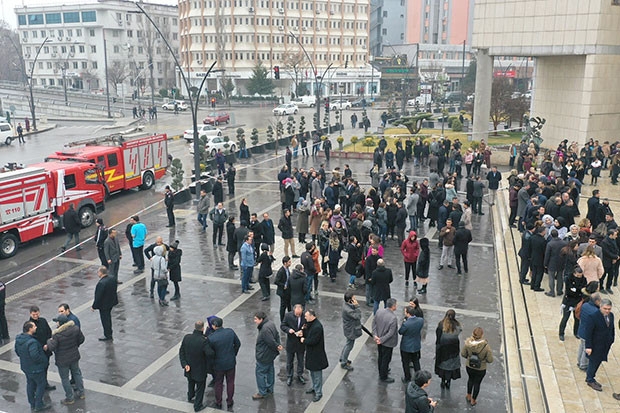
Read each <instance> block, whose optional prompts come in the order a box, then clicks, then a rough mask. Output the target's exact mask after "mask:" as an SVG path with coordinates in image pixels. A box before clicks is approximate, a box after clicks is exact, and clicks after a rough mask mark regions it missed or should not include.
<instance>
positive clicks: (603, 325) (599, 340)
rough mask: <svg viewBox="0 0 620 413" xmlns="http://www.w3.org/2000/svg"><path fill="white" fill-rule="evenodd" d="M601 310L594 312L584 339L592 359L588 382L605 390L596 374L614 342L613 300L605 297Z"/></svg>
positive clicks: (596, 387) (595, 387)
mask: <svg viewBox="0 0 620 413" xmlns="http://www.w3.org/2000/svg"><path fill="white" fill-rule="evenodd" d="M599 309H600V311H597V312H595V313H594V314H592V315H591V316H590V317H589V318H588V320H587V321H586V325H585V326H584V335H583V339H584V340H585V341H586V354H587V355H588V357H589V359H590V363H589V364H588V370H587V371H586V383H587V384H588V386H590V387H591V388H593V389H594V390H596V391H603V386H602V385H601V384H600V383H599V382H597V381H596V379H595V378H594V376H595V375H596V371H597V370H598V368H599V366H600V365H601V363H602V362H603V361H607V354H608V353H609V349H610V348H611V345H612V344H613V342H614V328H615V327H614V313H612V312H611V300H609V299H607V298H603V299H602V300H601V305H600V307H599Z"/></svg>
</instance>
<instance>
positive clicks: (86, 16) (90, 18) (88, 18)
mask: <svg viewBox="0 0 620 413" xmlns="http://www.w3.org/2000/svg"><path fill="white" fill-rule="evenodd" d="M96 21H97V12H96V11H94V10H93V11H83V12H82V22H84V23H89V22H96Z"/></svg>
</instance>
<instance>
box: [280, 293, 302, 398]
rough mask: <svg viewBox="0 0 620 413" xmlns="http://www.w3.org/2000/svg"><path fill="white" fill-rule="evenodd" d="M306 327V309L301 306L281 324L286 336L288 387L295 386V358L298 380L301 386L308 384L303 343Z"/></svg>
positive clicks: (296, 305)
mask: <svg viewBox="0 0 620 413" xmlns="http://www.w3.org/2000/svg"><path fill="white" fill-rule="evenodd" d="M305 325H306V320H305V318H304V309H303V306H302V305H301V304H295V307H294V308H293V311H291V312H288V313H286V315H285V316H284V320H282V323H281V324H280V330H282V331H283V332H284V333H285V334H286V375H287V377H288V378H287V379H286V385H287V386H290V385H291V384H293V367H294V363H295V357H297V379H298V380H299V382H300V383H301V384H305V383H306V379H304V377H303V374H304V352H305V346H304V345H303V344H302V343H301V341H300V338H301V337H303V335H304V334H303V328H304V327H305Z"/></svg>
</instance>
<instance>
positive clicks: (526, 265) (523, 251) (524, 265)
mask: <svg viewBox="0 0 620 413" xmlns="http://www.w3.org/2000/svg"><path fill="white" fill-rule="evenodd" d="M534 228H535V227H534V224H528V225H527V228H526V230H525V231H523V234H521V248H520V249H519V258H520V259H521V263H520V266H519V282H520V283H521V284H525V285H527V284H529V283H530V281H529V280H528V279H527V274H528V273H529V272H530V239H531V238H532V235H533V233H534Z"/></svg>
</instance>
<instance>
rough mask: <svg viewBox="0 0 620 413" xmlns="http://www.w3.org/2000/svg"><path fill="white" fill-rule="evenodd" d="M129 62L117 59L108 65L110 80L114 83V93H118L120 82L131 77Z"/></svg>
mask: <svg viewBox="0 0 620 413" xmlns="http://www.w3.org/2000/svg"><path fill="white" fill-rule="evenodd" d="M129 73H130V72H129V68H128V64H127V62H124V61H119V60H115V61H113V62H112V64H111V65H108V80H109V81H110V83H112V87H113V88H114V93H115V94H116V95H118V84H119V83H123V82H124V81H125V80H126V79H127V78H128V77H129Z"/></svg>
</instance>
